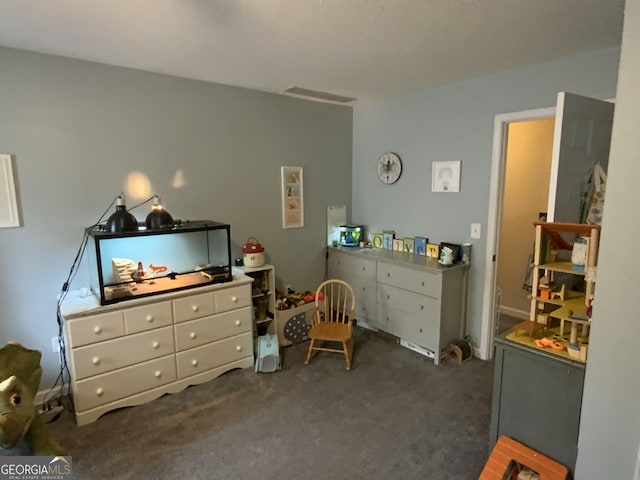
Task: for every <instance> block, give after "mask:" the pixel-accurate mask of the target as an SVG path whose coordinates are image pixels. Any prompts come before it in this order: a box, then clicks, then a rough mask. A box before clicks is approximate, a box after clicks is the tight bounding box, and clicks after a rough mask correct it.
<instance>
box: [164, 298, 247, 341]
mask: <svg viewBox="0 0 640 480" xmlns="http://www.w3.org/2000/svg"><path fill="white" fill-rule="evenodd" d="M252 328H253V325H252V323H251V307H245V308H242V309H240V310H233V311H231V312H226V313H219V314H216V315H213V316H211V317H205V318H198V319H196V320H191V321H189V322H183V323H180V324H178V325H176V326H175V331H176V350H177V351H181V350H187V349H189V348H193V347H198V346H200V345H204V344H205V343H211V342H214V341H216V340H221V339H223V338H227V337H232V336H234V335H239V334H241V333H245V332H251V331H252Z"/></svg>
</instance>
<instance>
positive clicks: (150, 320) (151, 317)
mask: <svg viewBox="0 0 640 480" xmlns="http://www.w3.org/2000/svg"><path fill="white" fill-rule="evenodd" d="M147 322H149V323H151V322H153V315H147Z"/></svg>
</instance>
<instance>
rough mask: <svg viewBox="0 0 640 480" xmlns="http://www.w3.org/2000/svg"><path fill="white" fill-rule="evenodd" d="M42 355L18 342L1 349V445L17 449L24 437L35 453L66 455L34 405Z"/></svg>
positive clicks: (29, 448) (1, 446)
mask: <svg viewBox="0 0 640 480" xmlns="http://www.w3.org/2000/svg"><path fill="white" fill-rule="evenodd" d="M41 356H42V354H41V353H40V352H39V351H38V350H29V349H27V348H25V347H23V346H22V345H20V344H19V343H14V342H12V343H8V344H6V345H5V346H4V347H2V348H0V448H3V449H11V448H15V447H16V446H17V445H18V443H19V442H20V441H21V440H22V439H24V440H25V441H26V443H27V447H28V450H29V453H30V454H31V455H46V456H49V455H56V456H64V455H67V453H66V452H65V450H64V448H62V447H61V446H60V445H59V444H58V442H56V441H55V440H53V439H52V438H51V436H50V434H49V430H48V429H47V426H46V425H45V424H44V423H43V421H42V419H41V418H40V414H39V413H38V412H37V411H36V409H35V407H34V405H33V400H34V398H35V396H36V392H37V391H38V387H39V386H40V377H41V376H42V368H40V357H41Z"/></svg>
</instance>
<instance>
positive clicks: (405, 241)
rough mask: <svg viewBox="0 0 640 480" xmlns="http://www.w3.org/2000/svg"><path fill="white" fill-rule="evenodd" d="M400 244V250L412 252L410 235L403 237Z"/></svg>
mask: <svg viewBox="0 0 640 480" xmlns="http://www.w3.org/2000/svg"><path fill="white" fill-rule="evenodd" d="M402 244H403V249H402V251H403V252H404V253H413V238H412V237H405V238H403V239H402Z"/></svg>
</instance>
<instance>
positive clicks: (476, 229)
mask: <svg viewBox="0 0 640 480" xmlns="http://www.w3.org/2000/svg"><path fill="white" fill-rule="evenodd" d="M471 238H480V224H479V223H472V224H471Z"/></svg>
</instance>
